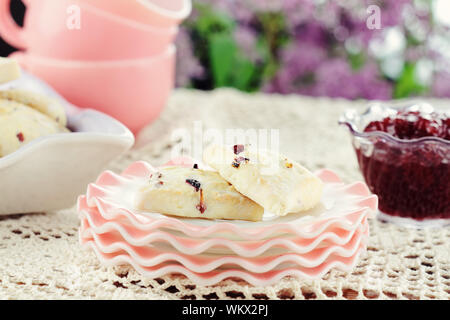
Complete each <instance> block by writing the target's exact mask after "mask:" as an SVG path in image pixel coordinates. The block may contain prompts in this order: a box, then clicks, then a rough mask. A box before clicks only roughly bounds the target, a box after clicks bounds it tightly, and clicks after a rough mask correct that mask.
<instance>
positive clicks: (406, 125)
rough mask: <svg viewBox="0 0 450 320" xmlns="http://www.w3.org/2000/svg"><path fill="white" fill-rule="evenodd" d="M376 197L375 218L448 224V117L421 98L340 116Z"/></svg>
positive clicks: (449, 186)
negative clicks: (378, 212)
mask: <svg viewBox="0 0 450 320" xmlns="http://www.w3.org/2000/svg"><path fill="white" fill-rule="evenodd" d="M340 123H341V124H344V125H346V126H347V127H348V128H349V130H350V133H351V134H352V140H353V146H354V149H355V152H356V156H357V159H358V163H359V167H360V169H361V172H362V174H363V176H364V179H365V181H366V183H367V185H368V186H369V188H370V190H371V191H372V192H373V193H375V194H376V195H377V196H378V200H379V211H380V214H379V217H380V218H381V219H383V220H388V221H392V222H397V223H400V224H407V225H413V226H416V227H422V226H427V225H432V226H444V225H450V116H449V114H448V113H446V112H443V111H440V112H438V111H435V110H434V108H433V107H432V106H430V105H428V104H425V103H418V104H413V105H410V106H406V107H405V106H401V107H393V106H387V105H381V104H374V105H372V106H370V107H369V109H368V110H367V111H366V112H365V113H363V114H358V113H357V112H356V111H354V110H348V111H347V112H346V113H345V114H344V115H343V116H342V117H341V120H340Z"/></svg>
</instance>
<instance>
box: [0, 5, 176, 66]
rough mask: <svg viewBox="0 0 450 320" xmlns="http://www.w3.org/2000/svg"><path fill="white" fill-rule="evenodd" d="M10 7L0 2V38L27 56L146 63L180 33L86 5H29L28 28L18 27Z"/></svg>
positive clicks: (26, 24) (26, 20)
mask: <svg viewBox="0 0 450 320" xmlns="http://www.w3.org/2000/svg"><path fill="white" fill-rule="evenodd" d="M108 1H110V0H108ZM114 1H116V2H117V1H118V0H114ZM129 2H134V1H129ZM9 3H10V0H0V34H1V35H2V37H3V38H4V39H5V40H6V41H7V42H9V43H10V44H12V45H13V46H15V47H17V48H20V49H24V50H26V51H27V53H29V54H32V55H37V56H43V57H47V58H55V59H69V60H102V61H103V60H117V59H133V58H146V57H149V56H152V55H158V54H161V53H163V52H164V51H165V50H167V48H168V46H170V44H172V43H173V41H174V40H175V37H176V35H177V32H178V28H177V27H176V26H172V27H165V28H157V27H151V26H149V25H146V24H142V23H138V22H136V21H133V20H130V19H126V18H123V17H121V16H118V15H114V14H112V13H109V12H107V11H103V10H100V9H98V8H96V7H92V6H90V5H89V4H87V3H84V1H79V5H77V4H78V2H77V1H74V0H58V1H54V0H39V1H27V2H26V6H27V10H26V14H25V20H24V27H23V28H20V27H19V26H18V25H17V24H16V23H15V22H14V20H13V19H12V17H11V13H10V10H9ZM77 23H78V24H77Z"/></svg>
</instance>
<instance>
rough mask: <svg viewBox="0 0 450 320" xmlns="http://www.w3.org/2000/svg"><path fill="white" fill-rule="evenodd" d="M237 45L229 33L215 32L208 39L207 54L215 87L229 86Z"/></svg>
mask: <svg viewBox="0 0 450 320" xmlns="http://www.w3.org/2000/svg"><path fill="white" fill-rule="evenodd" d="M236 53H237V46H236V43H235V41H234V39H233V38H232V37H231V36H230V35H223V34H217V35H213V36H211V37H210V39H209V56H210V63H211V71H212V75H213V79H214V86H215V87H225V86H229V84H230V83H229V80H230V77H231V74H232V72H233V68H234V67H235V66H234V62H235V56H236Z"/></svg>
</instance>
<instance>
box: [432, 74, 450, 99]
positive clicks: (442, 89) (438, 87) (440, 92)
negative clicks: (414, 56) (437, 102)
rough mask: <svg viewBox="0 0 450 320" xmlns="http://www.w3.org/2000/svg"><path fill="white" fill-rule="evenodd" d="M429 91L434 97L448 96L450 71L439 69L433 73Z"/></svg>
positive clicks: (449, 91) (449, 93)
mask: <svg viewBox="0 0 450 320" xmlns="http://www.w3.org/2000/svg"><path fill="white" fill-rule="evenodd" d="M431 93H432V95H433V96H434V97H438V98H450V72H448V71H441V72H438V73H436V74H435V77H434V81H433V85H432V88H431Z"/></svg>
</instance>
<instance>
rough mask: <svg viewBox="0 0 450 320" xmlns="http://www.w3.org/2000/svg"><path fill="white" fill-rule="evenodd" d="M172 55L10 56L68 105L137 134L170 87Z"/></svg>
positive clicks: (153, 115)
mask: <svg viewBox="0 0 450 320" xmlns="http://www.w3.org/2000/svg"><path fill="white" fill-rule="evenodd" d="M175 51H176V50H175V46H171V47H169V49H167V50H166V52H165V53H164V54H161V55H159V56H154V57H151V58H146V59H133V60H116V61H76V60H70V61H65V60H56V59H49V58H43V57H38V56H33V55H28V54H25V53H14V54H13V57H14V58H16V59H17V60H18V61H19V63H20V64H21V66H22V67H23V68H24V69H26V70H28V71H29V72H31V73H32V74H34V75H35V76H37V77H39V78H41V79H42V80H44V81H46V82H47V83H48V84H50V85H51V86H52V87H53V88H54V89H55V90H57V91H58V92H59V93H60V94H61V95H63V96H64V97H65V98H66V99H67V100H68V101H69V102H71V103H73V104H75V105H77V106H80V107H82V108H91V109H96V110H99V111H101V112H104V113H107V114H109V115H111V116H113V117H115V118H116V119H118V120H119V121H121V122H122V123H124V124H125V125H126V126H127V127H128V128H129V129H130V130H131V131H133V132H134V133H137V132H138V131H139V130H140V129H142V128H143V127H144V126H146V125H147V124H149V123H150V122H151V121H153V120H154V119H155V118H156V117H157V116H158V115H159V114H160V112H161V111H162V109H163V108H164V106H165V104H166V102H167V99H168V97H169V95H170V93H171V90H172V89H173V87H174V77H175V75H174V73H175Z"/></svg>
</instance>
